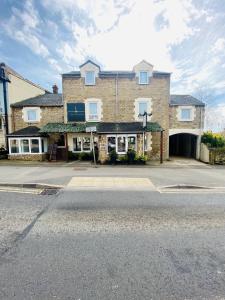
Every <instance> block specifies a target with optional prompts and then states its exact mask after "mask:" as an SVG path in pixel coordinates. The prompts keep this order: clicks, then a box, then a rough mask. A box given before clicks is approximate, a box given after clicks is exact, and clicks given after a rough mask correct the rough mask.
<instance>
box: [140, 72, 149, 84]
mask: <svg viewBox="0 0 225 300" xmlns="http://www.w3.org/2000/svg"><path fill="white" fill-rule="evenodd" d="M140 83H148V72H140Z"/></svg>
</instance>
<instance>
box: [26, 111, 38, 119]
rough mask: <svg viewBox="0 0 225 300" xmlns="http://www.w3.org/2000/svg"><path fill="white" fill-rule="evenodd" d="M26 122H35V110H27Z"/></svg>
mask: <svg viewBox="0 0 225 300" xmlns="http://www.w3.org/2000/svg"><path fill="white" fill-rule="evenodd" d="M27 120H28V121H36V120H37V111H36V110H28V111H27Z"/></svg>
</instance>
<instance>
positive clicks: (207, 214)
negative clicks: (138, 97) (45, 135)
mask: <svg viewBox="0 0 225 300" xmlns="http://www.w3.org/2000/svg"><path fill="white" fill-rule="evenodd" d="M0 206H1V211H0V240H1V247H0V299H18V300H20V299H21V300H26V299H43V300H44V299H46V300H50V299H63V300H64V299H75V300H78V299H80V300H87V299H88V300H90V299H98V300H99V299H107V300H108V299H129V300H132V299H138V300H140V299H148V300H149V299H163V300H164V299H225V226H224V225H225V194H160V193H158V192H156V191H152V192H150V191H142V192H141V191H132V192H131V191H130V192H129V191H115V190H108V191H90V190H89V191H74V190H69V189H66V190H64V191H61V192H60V193H59V194H58V195H57V196H37V195H29V194H25V195H24V194H16V193H0ZM2 233H3V234H2Z"/></svg>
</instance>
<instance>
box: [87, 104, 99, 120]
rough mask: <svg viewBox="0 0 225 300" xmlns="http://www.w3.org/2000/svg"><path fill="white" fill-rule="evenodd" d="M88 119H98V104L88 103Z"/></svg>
mask: <svg viewBox="0 0 225 300" xmlns="http://www.w3.org/2000/svg"><path fill="white" fill-rule="evenodd" d="M89 120H98V104H97V103H89Z"/></svg>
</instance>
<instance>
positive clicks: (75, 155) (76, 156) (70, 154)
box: [68, 151, 79, 160]
mask: <svg viewBox="0 0 225 300" xmlns="http://www.w3.org/2000/svg"><path fill="white" fill-rule="evenodd" d="M68 159H69V160H78V159H79V153H74V152H72V151H69V152H68Z"/></svg>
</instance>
